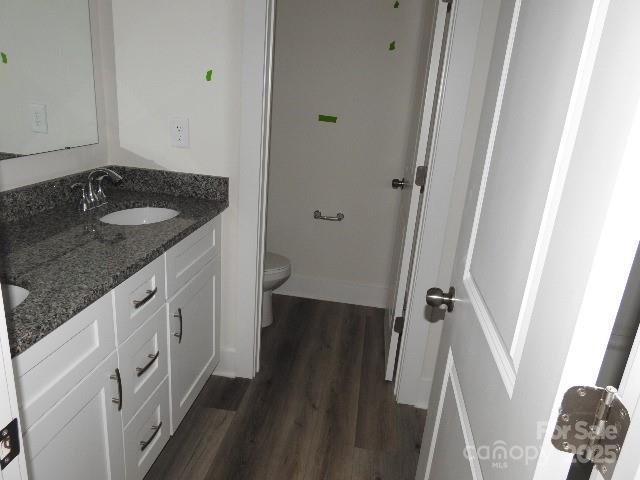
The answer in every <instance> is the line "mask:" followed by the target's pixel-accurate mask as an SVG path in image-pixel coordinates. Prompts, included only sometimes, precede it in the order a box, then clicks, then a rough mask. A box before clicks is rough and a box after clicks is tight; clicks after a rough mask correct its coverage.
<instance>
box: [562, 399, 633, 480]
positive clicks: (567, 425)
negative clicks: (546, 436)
mask: <svg viewBox="0 0 640 480" xmlns="http://www.w3.org/2000/svg"><path fill="white" fill-rule="evenodd" d="M617 392H618V391H617V390H616V389H615V388H613V387H607V388H599V387H587V386H579V387H571V388H570V389H569V390H567V392H566V393H565V394H564V398H563V399H562V406H561V407H560V412H559V414H558V421H557V422H556V428H555V431H554V432H553V435H552V438H551V443H552V444H553V446H554V447H556V448H557V449H558V450H561V451H563V452H567V453H571V454H574V455H576V459H577V461H581V462H584V463H587V462H592V463H593V464H594V466H595V467H596V469H598V471H599V472H600V473H601V474H602V476H603V477H604V478H605V479H607V480H610V479H611V477H612V476H613V471H614V470H615V467H616V463H617V461H618V458H619V456H620V450H622V446H623V444H624V439H625V437H626V435H627V430H628V429H629V412H628V411H627V409H626V408H625V406H624V405H623V404H622V402H621V401H620V399H619V398H618V395H617Z"/></svg>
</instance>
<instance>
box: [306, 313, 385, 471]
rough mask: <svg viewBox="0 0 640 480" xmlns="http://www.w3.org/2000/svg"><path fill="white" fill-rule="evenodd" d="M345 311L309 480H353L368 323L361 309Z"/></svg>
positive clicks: (309, 465) (308, 468)
mask: <svg viewBox="0 0 640 480" xmlns="http://www.w3.org/2000/svg"><path fill="white" fill-rule="evenodd" d="M345 308H346V314H345V318H343V319H342V321H341V322H340V325H339V326H337V329H338V330H339V332H340V336H339V337H338V343H337V344H336V345H335V346H334V347H333V348H332V349H333V350H334V351H335V354H334V356H335V362H334V364H333V368H332V369H331V372H330V376H331V383H330V385H329V386H328V388H326V389H325V392H324V395H323V398H322V400H321V404H320V412H319V414H320V417H319V419H318V423H317V425H316V429H315V432H314V437H313V442H312V444H311V448H310V450H309V451H308V452H307V459H308V463H307V466H306V468H305V477H304V478H305V479H323V480H324V479H327V480H341V479H347V480H348V479H349V478H351V473H352V462H353V455H354V443H355V438H356V428H357V415H356V411H357V409H358V401H359V392H360V375H361V372H362V358H363V349H364V339H365V330H366V322H365V317H364V315H363V310H362V308H361V307H356V306H353V305H348V306H347V305H345ZM383 354H384V352H383Z"/></svg>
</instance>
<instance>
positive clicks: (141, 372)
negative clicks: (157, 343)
mask: <svg viewBox="0 0 640 480" xmlns="http://www.w3.org/2000/svg"><path fill="white" fill-rule="evenodd" d="M159 356H160V350H158V351H157V352H156V353H155V355H154V354H149V355H147V358H150V359H151V360H149V363H147V364H146V365H145V366H144V367H136V373H137V375H138V377H141V376H142V375H144V372H146V371H147V370H149V369H150V368H151V365H153V362H155V361H156V360H158V357H159Z"/></svg>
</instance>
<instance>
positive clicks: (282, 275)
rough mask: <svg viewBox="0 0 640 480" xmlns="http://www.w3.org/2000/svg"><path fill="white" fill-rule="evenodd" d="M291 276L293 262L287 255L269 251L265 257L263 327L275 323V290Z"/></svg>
mask: <svg viewBox="0 0 640 480" xmlns="http://www.w3.org/2000/svg"><path fill="white" fill-rule="evenodd" d="M290 276H291V262H290V261H289V259H288V258H287V257H283V256H282V255H278V254H277V253H273V252H267V253H266V255H265V257H264V278H263V280H262V291H263V292H264V293H263V295H262V328H264V327H268V326H269V325H271V324H272V323H273V307H272V305H271V298H272V295H273V291H274V290H275V289H276V288H278V287H279V286H280V285H282V284H283V283H284V282H286V281H287V280H288V279H289V277H290Z"/></svg>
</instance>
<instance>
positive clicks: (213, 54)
mask: <svg viewBox="0 0 640 480" xmlns="http://www.w3.org/2000/svg"><path fill="white" fill-rule="evenodd" d="M111 6H112V7H113V9H111ZM243 14H244V11H243V2H238V1H236V0H183V1H181V2H174V3H171V2H157V1H155V0H139V1H136V2H131V1H129V0H112V1H105V2H104V3H103V4H102V5H101V10H100V20H101V29H102V31H103V35H104V36H105V38H109V37H110V36H113V39H114V40H113V45H114V46H115V48H114V49H111V51H110V49H109V42H107V41H105V43H104V45H105V49H104V51H103V55H104V65H103V69H104V71H105V75H106V78H107V83H108V85H109V86H110V87H109V88H108V89H107V92H106V95H107V98H108V99H109V101H108V113H107V117H108V125H107V134H108V139H109V162H110V163H113V164H117V165H129V166H141V167H148V168H157V169H168V170H176V171H183V172H191V173H202V174H208V175H220V176H227V177H229V178H230V195H229V204H230V206H229V208H228V210H227V211H226V212H225V213H224V214H223V239H222V241H223V250H222V277H223V284H222V296H223V307H222V326H221V327H222V328H221V349H222V352H221V363H220V366H219V367H218V369H217V371H216V373H218V374H228V375H236V374H237V375H241V376H250V375H251V374H252V372H251V371H250V369H247V368H246V367H245V366H244V365H241V366H239V365H238V364H237V362H236V345H237V343H238V342H237V341H238V337H239V332H242V331H243V330H242V328H241V327H242V326H241V325H240V323H241V322H244V323H247V322H249V323H252V322H253V319H238V318H237V312H236V289H235V285H236V282H238V281H239V279H238V278H237V272H236V270H237V267H236V266H237V260H238V252H237V248H236V247H237V244H238V230H237V208H238V175H239V158H238V155H239V153H238V152H239V135H240V78H241V73H242V72H241V71H242V47H243V45H242V33H243ZM209 69H212V70H213V79H212V81H210V82H207V81H206V80H205V73H206V71H207V70H209ZM173 115H181V116H187V117H188V118H189V128H190V144H191V147H190V148H188V149H178V148H174V147H171V146H170V144H169V130H168V119H169V117H170V116H173ZM243 348H244V347H243ZM243 353H246V354H250V355H252V354H253V352H243Z"/></svg>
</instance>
